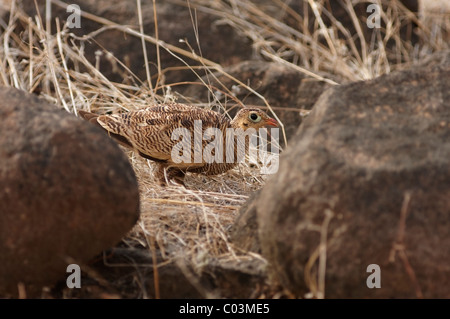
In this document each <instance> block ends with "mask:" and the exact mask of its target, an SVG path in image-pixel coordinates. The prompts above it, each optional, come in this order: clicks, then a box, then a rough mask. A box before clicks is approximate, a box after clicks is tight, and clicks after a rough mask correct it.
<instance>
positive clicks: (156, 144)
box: [79, 103, 277, 184]
mask: <svg viewBox="0 0 450 319" xmlns="http://www.w3.org/2000/svg"><path fill="white" fill-rule="evenodd" d="M79 114H80V115H81V117H83V118H84V119H85V120H87V121H89V122H91V123H93V124H96V125H97V126H99V127H101V128H102V129H103V130H105V131H106V132H108V134H109V135H110V136H111V137H112V138H113V139H114V140H116V141H117V142H118V143H119V144H121V145H123V146H126V147H129V148H132V149H134V150H135V151H136V152H138V153H139V154H140V155H141V156H143V157H145V158H147V159H150V160H152V161H154V162H156V163H158V168H159V170H158V178H159V179H160V181H161V183H165V180H166V178H165V177H167V180H169V181H174V182H177V183H180V184H184V182H183V180H184V174H185V173H186V172H187V171H189V172H194V173H199V174H204V175H217V174H221V173H224V172H226V171H228V170H229V169H231V168H233V167H234V166H236V165H237V162H236V161H234V162H232V163H227V161H226V151H227V150H226V149H225V150H224V151H223V157H222V159H220V160H219V162H217V161H216V162H212V163H208V162H207V161H205V158H204V157H203V156H202V158H201V161H200V162H199V161H198V159H196V158H194V157H195V154H196V151H197V150H196V149H195V145H194V144H195V143H194V139H195V136H196V135H195V134H196V133H197V134H198V135H199V136H201V137H203V136H204V134H205V131H206V130H207V129H208V128H211V129H219V130H220V132H222V138H223V145H224V146H225V147H226V145H227V143H226V138H227V129H242V130H243V131H246V130H247V129H248V128H254V129H255V130H258V129H259V128H261V127H264V126H266V125H271V126H277V123H276V121H275V120H274V119H272V118H270V117H269V116H268V115H267V114H266V113H265V112H263V111H262V110H260V109H256V108H244V109H242V110H240V111H239V112H238V113H237V114H236V116H235V117H234V118H233V120H231V121H230V120H229V119H228V118H227V117H226V116H225V115H222V114H219V113H217V112H214V111H212V110H207V109H203V108H198V107H194V106H190V105H186V104H180V103H169V104H161V105H156V106H152V107H149V108H146V109H143V110H138V111H130V112H128V113H122V114H114V115H97V114H94V113H90V112H85V111H79ZM196 121H201V122H196ZM198 123H201V126H200V127H199V126H198ZM180 128H181V129H186V130H187V131H186V132H188V133H190V136H191V137H192V136H194V138H191V140H190V146H191V152H190V160H188V161H182V162H177V161H175V160H174V159H173V156H172V155H173V154H172V151H173V150H174V147H175V146H177V144H178V146H179V143H180V141H179V139H173V138H172V137H173V134H174V131H175V130H176V129H180ZM199 128H200V129H201V131H200V130H199ZM195 129H197V131H195ZM215 138H216V137H214V139H215ZM230 138H231V137H230ZM233 139H234V141H233V143H234V144H233V145H232V146H233V147H234V148H233V151H234V159H235V160H236V159H237V155H236V152H237V149H238V147H237V145H236V138H234V137H233ZM210 142H211V141H208V140H204V139H203V138H202V140H201V148H202V150H203V149H205V146H206V145H208V144H209V143H210ZM228 146H229V145H228ZM198 147H200V145H198ZM211 154H212V155H216V154H215V153H213V152H212V153H211ZM217 156H220V154H218V155H217ZM196 160H197V162H196ZM220 162H221V163H220Z"/></svg>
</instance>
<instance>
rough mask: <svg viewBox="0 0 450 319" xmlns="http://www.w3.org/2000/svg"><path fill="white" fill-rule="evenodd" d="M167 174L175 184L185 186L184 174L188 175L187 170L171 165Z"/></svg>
mask: <svg viewBox="0 0 450 319" xmlns="http://www.w3.org/2000/svg"><path fill="white" fill-rule="evenodd" d="M166 174H167V179H168V180H169V182H172V183H174V184H178V185H181V186H185V185H184V176H185V175H186V173H185V172H183V171H182V170H180V169H178V168H174V167H169V168H168V169H167V171H166Z"/></svg>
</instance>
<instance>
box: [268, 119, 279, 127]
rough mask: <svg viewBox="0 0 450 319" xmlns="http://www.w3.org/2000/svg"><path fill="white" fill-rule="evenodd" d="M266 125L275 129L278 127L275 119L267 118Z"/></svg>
mask: <svg viewBox="0 0 450 319" xmlns="http://www.w3.org/2000/svg"><path fill="white" fill-rule="evenodd" d="M266 124H267V125H270V126H275V127H277V126H278V123H277V121H276V120H275V119H273V118H271V117H269V118H268V119H267V120H266Z"/></svg>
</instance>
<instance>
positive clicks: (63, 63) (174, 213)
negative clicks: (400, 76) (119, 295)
mask: <svg viewBox="0 0 450 319" xmlns="http://www.w3.org/2000/svg"><path fill="white" fill-rule="evenodd" d="M50 2H52V3H53V6H62V7H64V6H65V4H64V3H63V2H61V1H58V0H52V1H50ZM50 2H49V3H50ZM172 2H175V3H179V4H181V5H188V6H189V7H190V9H191V10H192V11H191V12H193V15H192V19H193V25H194V27H193V30H194V31H195V14H194V13H195V10H199V11H203V12H207V13H209V14H212V15H215V16H217V17H220V18H221V19H222V20H223V22H224V23H227V24H229V25H231V26H232V27H233V28H235V29H236V30H238V31H239V32H240V33H241V34H242V35H243V36H246V37H248V38H250V39H251V41H252V43H253V47H254V50H255V52H256V54H257V55H259V56H260V57H261V58H263V59H266V60H270V61H274V62H276V63H282V64H284V65H287V66H289V67H292V68H293V69H294V70H297V71H298V72H301V73H304V74H306V75H308V76H310V77H314V78H317V79H320V80H323V81H326V82H328V83H331V84H334V85H337V84H339V83H340V82H348V81H355V80H363V79H370V78H374V77H376V76H379V75H381V74H384V73H389V72H390V71H392V70H394V69H397V68H400V67H404V66H405V65H408V64H410V63H412V62H414V61H415V60H417V59H421V58H422V57H423V56H425V55H428V54H430V53H431V52H435V51H439V50H443V49H448V42H447V41H445V40H443V37H444V36H445V35H446V34H448V30H449V26H448V24H442V23H440V24H438V25H431V26H430V25H424V24H423V23H422V22H421V21H416V22H417V23H418V25H419V27H418V32H419V33H418V35H419V37H420V44H417V45H416V46H414V47H413V46H412V45H411V43H408V42H404V41H403V40H402V39H401V38H400V36H399V32H398V30H399V28H400V26H401V25H402V24H403V23H404V22H405V21H406V20H408V19H415V18H414V17H413V16H412V15H411V14H409V13H407V14H403V13H401V12H403V11H400V10H399V7H400V6H401V5H400V4H399V3H398V1H390V2H389V6H388V10H386V11H385V12H383V13H382V17H381V18H382V21H383V22H384V28H383V29H382V30H380V31H379V32H377V33H375V36H374V37H373V38H372V39H371V40H370V41H366V39H364V35H363V32H362V31H361V30H359V29H358V28H356V29H357V33H356V34H355V35H350V34H348V31H347V30H345V29H344V28H343V27H342V24H341V23H340V22H339V21H337V20H336V19H335V18H334V17H333V16H331V15H330V13H329V12H328V11H327V9H326V8H327V6H326V1H325V2H324V1H312V0H308V1H306V2H304V6H305V7H307V6H310V7H311V8H313V10H312V11H313V15H314V17H315V21H316V23H315V24H314V27H313V30H311V29H309V28H308V27H307V24H308V21H306V19H313V17H312V16H309V17H308V18H306V17H302V16H300V15H298V14H297V13H296V12H294V11H292V10H291V9H290V8H289V7H288V6H286V4H285V3H284V2H283V1H280V0H273V1H272V3H271V8H270V10H264V8H263V7H260V6H257V5H255V4H253V3H252V2H250V1H235V0H230V1H209V0H208V1H206V0H191V1H189V2H186V1H184V0H179V1H177V0H172ZM353 2H357V1H353ZM374 2H377V1H374ZM139 3H140V1H137V4H138V5H137V8H138V9H137V11H136V14H137V16H138V17H139V21H142V12H141V10H140V5H139ZM341 3H343V4H344V5H345V6H346V7H347V9H348V10H349V12H350V13H351V15H352V17H354V19H355V21H354V22H355V25H356V16H355V13H354V11H353V7H352V6H351V1H347V0H345V1H341ZM153 4H154V3H153ZM270 12H278V13H279V12H282V14H278V15H273V14H271V13H270ZM286 16H289V17H290V18H291V20H292V19H293V20H294V21H296V22H297V26H298V27H297V28H294V27H292V26H290V25H287V24H286V23H284V22H283V19H282V18H284V17H286ZM83 17H84V18H85V19H90V20H93V21H96V22H98V23H100V24H101V25H103V27H102V28H101V29H99V30H98V31H95V32H93V33H91V34H88V35H85V36H84V37H83V38H78V37H76V36H75V35H74V34H72V33H71V32H70V29H68V28H67V26H66V25H62V24H61V21H59V20H56V30H52V31H49V28H50V25H51V23H50V20H49V19H47V17H42V16H33V17H30V16H28V15H27V14H25V13H24V12H23V11H22V10H21V8H19V7H17V6H15V1H12V7H11V10H10V13H9V18H8V20H7V21H8V22H5V21H4V20H1V21H0V28H1V30H2V32H1V36H0V41H1V46H0V84H1V85H6V86H11V87H16V88H19V89H23V90H25V91H28V92H34V93H38V94H39V95H40V96H41V97H42V98H44V99H46V100H48V101H50V102H52V103H54V104H55V105H57V106H58V107H61V108H64V109H65V110H67V111H68V112H70V113H74V114H77V111H78V110H81V109H82V110H94V111H95V112H122V111H127V110H132V109H140V108H144V107H146V106H147V105H148V104H150V103H154V102H155V101H157V102H163V101H168V100H174V99H175V96H176V94H175V93H174V89H172V87H176V84H177V83H163V81H162V78H163V77H162V76H161V75H162V74H163V73H164V72H166V71H167V70H165V69H164V68H163V66H162V65H161V64H160V61H159V52H160V51H161V50H165V51H168V52H169V53H170V54H172V55H173V56H175V57H176V58H177V59H179V60H180V61H182V62H183V63H184V64H185V69H188V70H190V71H191V72H194V73H195V74H197V75H198V78H199V79H200V78H201V77H200V75H199V74H200V72H199V70H203V71H206V72H208V74H210V76H211V77H212V76H214V75H213V72H216V71H219V72H221V73H222V74H224V75H225V76H227V77H228V78H231V79H232V80H233V81H234V82H235V83H236V85H240V86H243V87H245V88H246V89H247V90H249V91H250V92H253V93H254V94H255V95H256V96H259V97H260V99H261V104H262V105H266V107H268V109H269V110H270V111H272V109H271V107H270V105H269V104H268V103H267V101H266V100H265V98H264V97H263V96H261V95H259V94H258V93H257V92H256V91H255V90H254V89H253V88H251V87H249V86H248V85H246V84H245V83H242V82H240V81H239V79H235V78H233V77H232V76H231V75H229V74H227V73H226V72H225V71H224V70H223V68H222V67H221V66H220V65H218V64H216V63H214V62H213V61H209V60H207V59H205V58H203V57H202V56H201V54H199V53H198V52H195V50H194V49H192V50H186V49H183V48H182V46H183V47H186V44H180V46H179V47H177V46H173V45H169V44H167V43H165V42H163V41H160V40H159V39H158V33H157V32H156V34H154V35H148V34H143V33H142V28H141V29H140V30H138V29H133V28H131V27H128V26H122V25H118V24H116V23H115V22H113V21H109V20H106V19H105V18H104V17H98V16H95V15H93V14H90V13H88V12H83ZM325 17H327V18H328V19H330V20H331V21H332V22H333V23H332V26H331V27H327V26H326V25H325V23H324V22H323V21H322V18H325ZM154 20H155V25H156V27H157V12H155V15H154ZM430 23H431V22H430ZM20 26H23V28H24V29H23V30H22V32H21V33H19V32H18V30H20ZM108 28H112V29H118V30H121V31H123V32H125V33H127V34H128V36H131V37H137V38H139V39H140V40H141V41H142V43H143V48H144V49H143V50H144V53H145V45H144V43H147V45H149V44H151V45H154V46H156V47H157V50H158V61H149V62H152V63H156V64H157V65H158V74H150V70H149V69H148V68H147V77H148V79H147V81H141V80H139V79H138V78H137V77H136V76H135V75H134V74H133V73H132V72H131V71H130V70H129V69H127V67H126V66H125V63H124V61H119V60H118V59H117V58H116V57H114V56H113V55H110V54H106V56H105V55H104V54H103V53H100V52H99V55H98V59H100V58H103V59H107V60H109V61H110V63H111V66H112V67H114V68H116V69H117V71H118V72H119V73H121V74H123V77H124V78H127V79H128V80H127V82H126V83H114V82H111V81H110V80H108V79H107V78H106V77H105V76H104V75H103V74H102V73H101V72H100V71H99V67H98V61H99V60H97V61H88V60H87V59H86V57H85V55H84V46H85V45H88V43H87V42H86V40H88V39H91V38H92V37H94V36H95V34H97V33H98V32H102V31H104V30H106V29H108ZM156 29H157V28H156ZM197 40H198V44H199V45H200V46H201V42H202V39H201V38H198V37H197ZM392 41H393V42H394V43H395V45H394V46H391V47H390V49H388V48H387V43H388V42H392ZM102 54H103V56H101V55H102ZM187 58H189V59H191V60H194V61H196V62H197V63H198V64H197V65H189V64H188V63H187V62H185V61H186V60H187ZM145 62H146V63H145V64H146V65H148V63H147V61H145ZM203 73H204V72H203ZM203 73H202V74H203ZM150 78H152V79H154V80H155V79H156V80H155V81H153V82H152V81H150ZM338 82H339V83H338ZM203 85H205V86H208V83H205V82H204V83H203ZM218 89H219V90H220V92H222V93H223V94H227V95H228V96H230V97H233V92H231V91H230V89H228V88H226V87H220V88H218ZM213 93H214V92H213ZM237 103H238V104H241V105H243V104H244V103H243V102H242V101H237ZM205 107H216V108H218V109H220V110H222V111H226V108H227V106H226V105H222V104H220V103H219V102H218V101H214V104H213V103H211V104H210V105H206V106H205ZM284 138H285V136H284ZM128 154H129V158H130V162H131V164H132V166H133V168H134V169H135V172H136V175H137V177H138V180H139V184H140V191H141V212H142V215H141V218H140V221H139V222H138V224H137V225H136V226H135V227H134V229H133V230H132V231H131V232H130V233H129V235H128V236H127V237H126V238H124V240H123V243H124V244H125V245H126V246H127V247H129V249H146V250H149V251H150V252H151V255H152V256H153V257H155V256H156V252H158V254H159V255H160V256H161V257H162V259H161V258H160V259H158V264H156V263H154V264H153V265H151V266H150V265H149V266H148V267H152V268H153V269H154V270H155V271H154V278H153V280H154V282H155V286H156V287H158V285H159V282H158V275H157V274H158V273H157V269H158V267H160V266H162V265H164V264H167V263H172V262H176V261H177V260H180V259H182V260H184V261H185V262H186V263H188V264H189V266H190V267H192V269H194V270H195V271H196V272H198V273H200V272H201V269H202V267H204V265H207V264H208V263H210V262H211V260H213V259H214V260H219V261H221V260H223V261H230V260H232V261H233V260H235V261H238V260H239V259H249V258H250V259H252V258H254V259H261V260H262V259H263V258H262V257H261V256H259V255H257V254H253V253H248V252H243V251H240V250H239V249H237V248H236V247H234V245H233V244H232V243H230V241H229V239H228V234H227V232H228V228H229V227H230V226H231V225H232V224H233V222H234V220H235V219H236V217H237V212H238V210H239V208H240V207H241V206H242V204H243V203H244V202H245V201H246V200H247V199H248V196H249V194H251V193H252V192H253V191H255V190H257V189H259V188H261V187H262V186H263V185H264V183H265V180H266V176H262V175H261V174H260V173H259V168H258V167H250V166H249V165H248V164H245V165H240V166H239V167H238V168H236V169H234V170H231V171H230V172H228V173H226V174H224V175H221V176H215V177H202V176H191V175H188V176H187V177H186V184H187V185H188V188H187V189H186V188H183V187H175V186H172V187H165V188H161V187H159V186H157V183H155V180H154V176H153V171H152V169H153V167H152V165H151V164H149V163H148V162H147V161H145V160H143V159H142V158H140V157H137V156H136V155H135V154H133V153H131V152H130V153H128ZM154 260H156V258H154ZM110 266H112V267H114V265H110ZM321 276H322V277H321V278H322V281H320V285H321V287H319V288H322V289H323V285H324V282H323V274H321ZM188 277H189V276H188ZM194 277H195V276H194ZM192 278H193V277H192V276H191V279H192ZM192 284H193V285H194V286H196V285H197V288H198V290H202V287H198V283H196V282H195V278H194V279H192ZM137 286H139V285H137ZM139 287H140V288H139V289H141V291H140V292H137V293H136V295H135V296H139V297H146V296H149V295H152V296H156V297H158V294H159V293H158V291H157V290H158V289H157V288H155V290H156V291H155V292H154V294H153V292H146V291H145V289H146V288H145V287H142V286H139ZM207 296H208V295H207ZM272 297H273V295H272Z"/></svg>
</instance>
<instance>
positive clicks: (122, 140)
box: [78, 110, 133, 148]
mask: <svg viewBox="0 0 450 319" xmlns="http://www.w3.org/2000/svg"><path fill="white" fill-rule="evenodd" d="M78 114H80V117H81V118H82V119H84V120H86V121H88V122H89V123H92V124H94V125H95V126H97V127H99V128H101V129H102V131H105V132H106V133H108V135H109V136H110V137H111V138H112V139H113V140H115V141H116V142H117V143H119V144H120V145H122V146H126V147H130V148H133V145H132V144H131V143H130V142H129V141H128V139H127V138H126V137H125V136H123V135H120V134H116V133H114V132H111V131H110V130H108V129H106V128H105V126H104V125H101V124H100V122H99V121H98V118H99V117H100V115H98V114H95V113H91V112H86V111H82V110H79V111H78Z"/></svg>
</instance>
